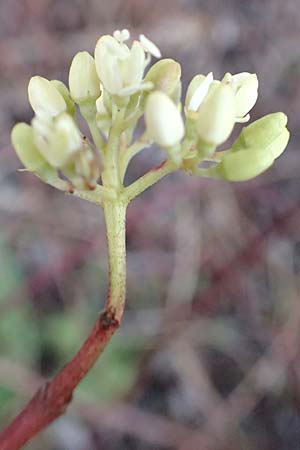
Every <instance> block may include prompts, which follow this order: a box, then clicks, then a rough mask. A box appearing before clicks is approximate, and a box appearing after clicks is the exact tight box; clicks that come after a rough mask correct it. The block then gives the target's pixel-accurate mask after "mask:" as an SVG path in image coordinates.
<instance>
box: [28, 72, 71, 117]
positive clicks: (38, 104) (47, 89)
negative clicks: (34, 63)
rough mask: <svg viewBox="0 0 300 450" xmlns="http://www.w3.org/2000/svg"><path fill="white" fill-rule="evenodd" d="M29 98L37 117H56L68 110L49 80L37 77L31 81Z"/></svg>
mask: <svg viewBox="0 0 300 450" xmlns="http://www.w3.org/2000/svg"><path fill="white" fill-rule="evenodd" d="M28 98H29V103H30V104H31V107H32V109H33V110H34V112H35V114H36V115H46V116H50V117H55V116H57V115H58V114H60V113H62V112H64V111H66V109H67V105H66V102H65V100H64V99H63V97H62V95H61V94H60V93H59V92H58V90H57V89H56V87H55V86H54V85H53V84H52V83H50V81H49V80H47V79H46V78H43V77H39V76H35V77H32V78H31V79H30V81H29V85H28Z"/></svg>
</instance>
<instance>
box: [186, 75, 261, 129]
mask: <svg viewBox="0 0 300 450" xmlns="http://www.w3.org/2000/svg"><path fill="white" fill-rule="evenodd" d="M222 81H223V83H226V84H228V85H229V86H230V87H231V89H232V91H233V93H234V99H235V109H236V113H235V114H236V117H235V122H247V121H248V120H249V118H250V115H249V114H248V113H249V111H250V110H251V109H252V108H253V106H254V105H255V103H256V100H257V96H258V92H257V90H258V80H257V76H256V75H255V74H250V73H248V72H241V73H238V74H236V75H231V74H230V73H227V74H226V75H225V76H224V78H223V80H222ZM218 84H220V81H219V80H214V79H213V74H212V72H210V73H209V74H208V75H206V77H205V76H204V75H196V76H195V77H194V78H193V79H192V81H191V82H190V84H189V87H188V90H187V95H186V101H185V105H186V111H187V112H188V111H193V112H195V111H197V110H198V109H199V108H200V106H201V104H202V102H203V101H204V100H205V98H206V96H207V95H208V93H209V91H210V89H211V88H212V87H213V86H217V85H218Z"/></svg>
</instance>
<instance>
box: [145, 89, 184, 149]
mask: <svg viewBox="0 0 300 450" xmlns="http://www.w3.org/2000/svg"><path fill="white" fill-rule="evenodd" d="M145 122H146V129H147V134H148V136H149V137H150V138H152V139H153V140H154V142H156V143H157V144H159V145H161V146H162V147H172V146H173V145H176V144H178V143H179V142H180V141H181V139H182V138H183V136H184V124H183V120H182V117H181V114H180V112H179V110H178V108H177V106H176V105H175V103H174V102H173V101H172V100H171V99H170V98H169V97H168V96H167V95H166V94H165V93H163V92H161V91H155V92H152V93H151V94H150V95H149V97H148V99H147V102H146V107H145Z"/></svg>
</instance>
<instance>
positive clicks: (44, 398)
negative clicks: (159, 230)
mask: <svg viewBox="0 0 300 450" xmlns="http://www.w3.org/2000/svg"><path fill="white" fill-rule="evenodd" d="M125 214H126V206H123V205H119V204H109V205H107V207H106V208H105V219H106V226H107V241H108V254H109V275H110V276H109V290H108V296H107V300H106V306H105V310H104V311H103V312H102V313H101V314H100V317H99V318H98V320H97V322H96V323H95V325H94V327H93V329H92V331H91V333H90V335H89V337H88V338H87V339H86V341H85V342H84V344H83V345H82V347H81V348H80V350H79V351H78V352H77V354H76V355H75V356H74V357H73V358H72V359H71V361H69V362H68V363H67V364H66V365H65V366H64V367H63V368H62V369H61V371H60V372H59V373H58V374H57V375H56V376H55V377H54V378H53V379H52V380H51V381H50V382H48V383H45V384H44V385H43V386H42V387H41V388H40V389H39V390H38V391H37V392H36V394H35V395H34V396H33V398H32V399H31V400H30V402H29V403H28V404H27V405H26V406H25V408H24V409H23V411H22V412H21V413H20V414H19V415H18V416H17V417H16V418H15V419H14V420H13V422H12V423H11V424H10V425H9V426H8V427H7V428H6V429H5V430H4V431H3V432H2V433H1V434H0V450H18V449H20V448H22V446H23V445H24V444H26V442H28V441H29V440H30V439H31V438H32V437H34V436H35V435H36V434H37V433H38V432H39V431H41V430H43V429H44V428H45V427H46V426H47V425H49V424H50V423H51V422H53V421H54V420H55V419H56V418H58V417H59V416H61V415H62V414H63V413H64V412H65V410H66V408H67V406H68V404H69V403H70V401H71V400H72V396H73V391H74V389H75V388H76V387H77V385H78V384H79V383H80V381H81V380H82V379H83V378H84V377H85V375H86V374H87V373H88V372H89V370H90V369H91V368H92V367H93V365H94V364H95V362H96V361H97V359H98V357H99V356H100V354H101V353H102V351H103V349H104V348H105V346H106V344H107V343H108V342H109V340H110V338H111V337H112V335H113V334H114V332H115V331H116V330H117V328H118V327H119V325H120V321H121V318H122V315H123V310H124V300H125V281H126V255H125Z"/></svg>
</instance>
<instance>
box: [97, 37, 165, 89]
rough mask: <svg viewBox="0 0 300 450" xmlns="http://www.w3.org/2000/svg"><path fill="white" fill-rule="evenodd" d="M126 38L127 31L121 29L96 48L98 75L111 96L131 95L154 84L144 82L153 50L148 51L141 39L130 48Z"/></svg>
mask: <svg viewBox="0 0 300 450" xmlns="http://www.w3.org/2000/svg"><path fill="white" fill-rule="evenodd" d="M116 37H117V38H116ZM124 38H127V34H126V33H125V31H124V30H123V31H122V32H119V31H117V32H115V33H114V37H113V36H109V35H106V36H103V37H101V38H100V39H99V41H98V42H97V44H96V48H95V62H96V70H97V73H98V76H99V78H100V80H101V83H102V84H103V86H104V88H105V89H106V90H107V91H108V92H109V94H111V95H118V96H128V95H132V94H134V93H135V92H138V91H141V90H146V89H150V88H151V87H152V84H151V83H149V82H143V77H144V71H145V68H146V66H147V65H148V64H149V62H150V51H149V50H147V52H145V49H144V47H143V45H142V44H141V42H138V41H134V42H133V44H132V47H131V48H129V47H128V46H127V45H126V44H125V43H124ZM145 39H146V40H147V38H145ZM144 41H145V40H144ZM147 42H148V40H147ZM149 42H150V41H149ZM149 42H148V47H149V45H150V44H149ZM153 46H154V44H153ZM150 47H151V45H150ZM154 47H155V46H154ZM151 51H153V48H152V49H151ZM154 52H155V49H154ZM156 53H157V52H156Z"/></svg>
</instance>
